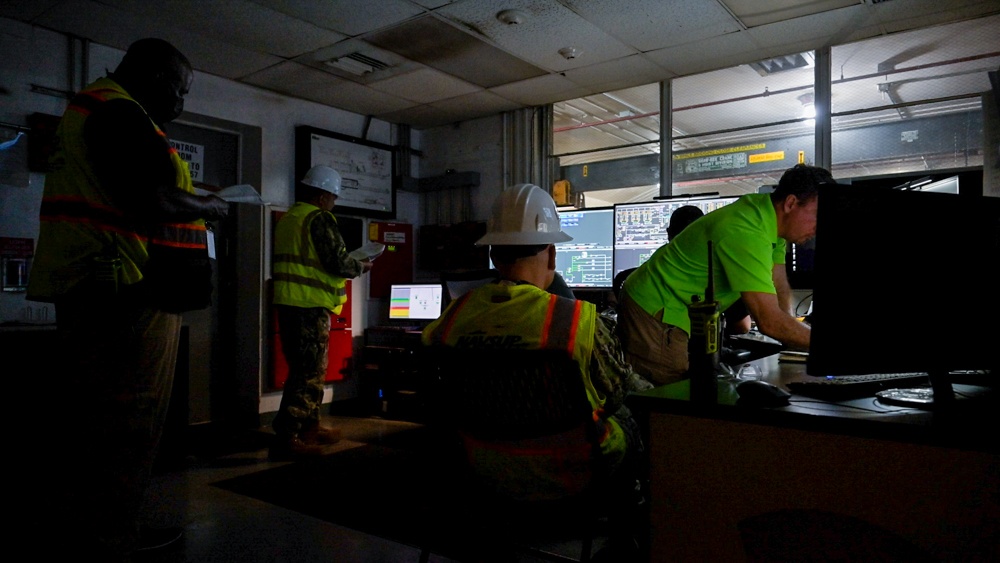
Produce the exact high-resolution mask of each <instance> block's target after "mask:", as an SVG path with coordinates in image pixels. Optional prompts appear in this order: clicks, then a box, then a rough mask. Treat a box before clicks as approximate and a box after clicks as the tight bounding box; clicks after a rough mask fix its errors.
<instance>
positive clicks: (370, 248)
mask: <svg viewBox="0 0 1000 563" xmlns="http://www.w3.org/2000/svg"><path fill="white" fill-rule="evenodd" d="M383 251H385V245H384V244H382V243H381V242H375V241H368V242H366V243H365V244H363V245H362V246H361V247H359V248H357V249H356V250H353V251H352V252H351V253H350V255H351V258H354V259H355V260H374V259H376V258H378V257H379V256H381V255H382V252H383Z"/></svg>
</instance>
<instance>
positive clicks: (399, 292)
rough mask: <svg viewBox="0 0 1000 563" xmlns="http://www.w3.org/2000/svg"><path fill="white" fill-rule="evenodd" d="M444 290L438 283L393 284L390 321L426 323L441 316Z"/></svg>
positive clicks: (391, 288)
mask: <svg viewBox="0 0 1000 563" xmlns="http://www.w3.org/2000/svg"><path fill="white" fill-rule="evenodd" d="M442 293H443V290H442V288H441V284H438V283H409V284H391V285H390V287H389V320H390V321H425V320H433V319H436V318H438V317H440V316H441V300H442Z"/></svg>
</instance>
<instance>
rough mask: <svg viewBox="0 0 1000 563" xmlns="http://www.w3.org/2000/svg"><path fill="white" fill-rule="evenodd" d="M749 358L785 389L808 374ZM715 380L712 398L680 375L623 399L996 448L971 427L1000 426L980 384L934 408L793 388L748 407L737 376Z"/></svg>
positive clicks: (999, 412) (678, 410) (699, 412)
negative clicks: (778, 402)
mask: <svg viewBox="0 0 1000 563" xmlns="http://www.w3.org/2000/svg"><path fill="white" fill-rule="evenodd" d="M748 364H749V365H752V366H753V367H754V368H755V369H756V370H758V371H759V372H760V373H761V374H762V376H761V379H763V380H765V381H768V382H770V383H774V384H775V385H778V386H779V387H782V388H784V389H786V390H787V389H788V388H787V386H786V384H787V383H788V382H789V381H793V380H795V379H800V378H804V377H808V376H807V375H806V373H805V364H804V363H798V362H779V361H778V354H774V355H771V356H767V357H764V358H760V359H757V360H754V361H752V362H748ZM737 369H738V368H737ZM717 383H718V392H717V397H716V402H715V403H705V402H695V401H692V400H691V398H690V385H689V382H688V381H686V380H685V381H680V382H678V383H674V384H671V385H663V386H660V387H656V388H654V389H651V390H649V391H645V392H642V393H637V394H634V395H632V396H630V397H629V399H628V404H629V406H630V407H631V408H632V409H634V410H635V411H637V412H638V413H639V414H640V415H643V414H644V413H652V412H660V413H671V414H683V415H688V416H698V417H707V418H716V419H723V420H734V421H742V422H753V423H759V424H771V425H776V426H783V427H789V428H799V429H803V430H810V431H821V432H833V433H839V434H845V435H852V436H861V437H871V438H881V439H889V440H898V441H904V442H914V443H923V444H930V445H938V446H944V447H956V448H962V449H974V450H979V451H989V452H994V453H1000V435H998V433H997V432H995V431H987V432H986V433H983V432H977V431H975V430H976V429H978V428H995V427H998V426H1000V425H998V424H997V423H1000V408H997V407H998V405H997V402H998V400H997V397H996V393H991V392H990V390H988V389H984V388H981V387H976V386H972V385H963V384H957V383H956V384H954V385H953V387H954V388H955V390H956V392H957V394H958V399H957V400H956V403H955V405H954V406H953V407H952V408H948V409H938V410H936V411H935V410H929V409H919V408H913V407H904V406H897V405H890V404H886V403H883V402H880V401H879V400H878V399H877V398H875V397H865V398H861V399H853V400H848V401H837V402H832V401H824V400H821V399H815V398H811V397H805V396H801V395H794V394H793V395H792V397H791V400H790V404H789V405H788V406H786V407H774V408H762V407H753V406H747V405H742V404H739V403H738V399H739V395H738V394H737V392H736V389H735V386H736V384H737V383H739V380H736V379H733V378H720V379H719V380H718V381H717Z"/></svg>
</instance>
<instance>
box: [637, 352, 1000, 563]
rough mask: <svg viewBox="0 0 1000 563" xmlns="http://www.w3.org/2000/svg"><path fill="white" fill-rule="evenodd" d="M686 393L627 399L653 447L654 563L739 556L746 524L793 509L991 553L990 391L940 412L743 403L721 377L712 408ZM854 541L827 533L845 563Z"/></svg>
mask: <svg viewBox="0 0 1000 563" xmlns="http://www.w3.org/2000/svg"><path fill="white" fill-rule="evenodd" d="M755 363H756V364H757V367H758V368H759V369H760V370H761V371H762V372H763V374H764V379H766V380H768V381H770V382H772V383H776V384H778V385H782V386H783V385H784V383H785V382H787V381H790V380H791V379H792V378H796V377H802V376H803V375H804V369H805V368H804V366H803V365H802V364H779V363H778V361H777V356H776V355H775V356H769V357H766V358H763V359H759V360H756V361H755ZM956 390H958V391H961V392H972V391H973V390H974V389H972V388H965V387H964V386H958V385H956ZM688 395H689V394H688V382H687V381H682V382H679V383H676V384H673V385H667V386H662V387H658V388H655V389H652V390H650V391H647V392H645V393H641V394H637V395H633V396H632V397H630V398H629V404H630V406H631V407H632V408H633V409H634V411H635V412H636V414H637V415H638V416H639V417H640V419H641V420H644V422H645V423H644V429H645V431H646V434H647V444H648V446H649V456H650V457H649V479H650V489H651V503H650V534H651V559H652V560H653V561H745V560H747V555H746V551H745V549H744V548H745V545H744V542H743V539H742V537H741V533H740V526H741V524H742V525H744V526H747V525H749V524H750V523H751V522H753V520H748V519H752V518H757V519H758V521H759V520H760V519H762V518H763V519H765V520H766V518H768V517H772V516H774V517H778V516H782V515H785V516H787V515H796V514H798V515H824V514H825V515H835V516H837V517H846V518H842V520H850V521H856V520H853V519H858V520H860V521H863V523H867V524H870V525H872V526H874V527H877V528H878V529H881V530H883V531H886V532H888V533H889V534H892V535H896V536H898V537H899V538H901V539H902V540H905V541H907V542H909V543H910V544H912V546H914V547H915V548H917V549H919V550H922V551H923V552H924V553H927V554H929V555H930V556H932V557H934V558H936V559H939V560H944V561H955V560H965V561H968V560H989V561H997V560H1000V541H998V538H1000V447H998V439H997V430H996V428H998V427H1000V426H998V425H997V424H996V423H997V422H1000V421H998V420H997V419H998V418H1000V416H998V415H997V414H996V410H997V409H996V408H995V407H996V400H995V399H992V403H990V404H987V405H986V406H985V407H986V408H982V407H983V405H982V404H976V403H979V402H981V401H987V400H989V399H979V400H977V401H956V407H958V408H955V409H952V410H950V411H948V412H946V413H936V414H935V413H931V412H927V411H918V410H915V409H910V408H903V407H895V406H884V405H881V404H879V403H878V402H877V401H876V400H875V399H874V398H869V399H860V400H854V401H847V402H842V403H828V402H825V401H820V400H816V399H809V398H805V397H800V396H793V397H792V401H791V405H790V406H787V407H781V408H776V409H760V408H752V407H745V406H739V405H736V399H737V397H738V396H737V394H736V392H735V389H734V388H733V384H732V383H731V382H728V381H723V380H720V382H719V390H718V401H717V403H715V404H704V403H695V402H692V401H691V400H690V399H689V396H688ZM788 511H796V512H788ZM771 521H772V522H778V521H779V520H777V519H772V520H771ZM807 524H808V523H807V522H804V521H800V525H792V526H786V527H784V528H782V527H780V526H771V527H769V528H768V529H766V531H761V530H758V531H757V535H758V536H757V537H756V538H755V541H757V542H758V543H762V542H763V541H767V540H768V539H769V538H766V537H759V536H760V534H765V535H766V533H773V534H774V537H772V538H770V539H771V540H774V541H776V542H778V543H780V544H783V545H784V546H788V545H794V543H795V542H796V541H797V538H796V537H795V536H796V535H801V533H802V532H803V531H804V530H805V529H806V528H808V527H809V526H807ZM855 539H857V536H854V537H843V538H836V541H837V542H838V543H837V549H839V550H841V552H840V553H839V557H840V558H841V560H847V559H850V555H847V556H846V557H847V559H844V557H845V555H844V553H848V554H849V553H850V550H851V548H852V545H851V544H852V541H853V540H855ZM820 543H821V542H819V541H813V540H809V539H806V540H804V541H803V545H805V546H807V547H809V546H816V545H819V544H820ZM779 547H781V546H779ZM799 553H800V554H801V553H802V552H801V551H800V552H799ZM862 553H863V552H862ZM830 557H833V558H837V557H838V555H837V554H830Z"/></svg>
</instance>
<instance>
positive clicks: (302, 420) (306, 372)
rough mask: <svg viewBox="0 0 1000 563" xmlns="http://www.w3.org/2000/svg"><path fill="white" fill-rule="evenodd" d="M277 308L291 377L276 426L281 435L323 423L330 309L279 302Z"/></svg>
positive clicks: (285, 390) (287, 381) (301, 430)
mask: <svg viewBox="0 0 1000 563" xmlns="http://www.w3.org/2000/svg"><path fill="white" fill-rule="evenodd" d="M276 309H277V310H278V328H279V330H280V331H281V350H282V352H284V353H285V359H286V361H287V362H288V379H287V380H286V381H285V387H284V390H283V391H282V394H281V405H280V406H279V407H278V414H277V415H275V417H274V423H273V424H272V428H274V432H275V434H277V435H278V436H282V437H287V436H291V435H294V434H299V433H301V432H303V431H305V430H308V429H310V428H312V427H315V426H316V425H317V424H319V419H320V406H321V405H322V404H323V381H324V380H325V379H326V366H327V352H328V349H329V347H330V312H329V311H327V310H326V309H325V308H323V307H310V308H305V307H289V306H284V305H278V306H277V307H276Z"/></svg>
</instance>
